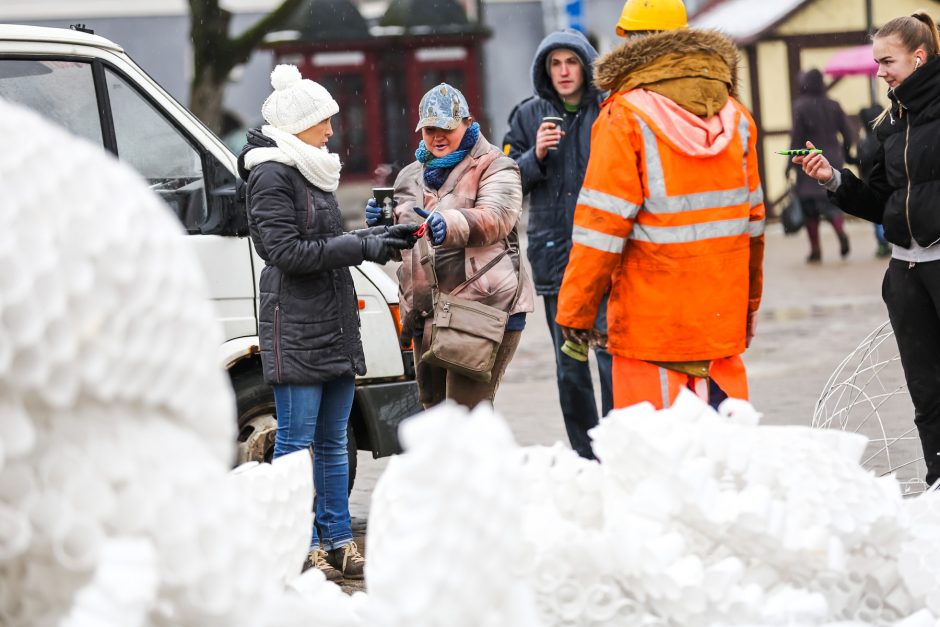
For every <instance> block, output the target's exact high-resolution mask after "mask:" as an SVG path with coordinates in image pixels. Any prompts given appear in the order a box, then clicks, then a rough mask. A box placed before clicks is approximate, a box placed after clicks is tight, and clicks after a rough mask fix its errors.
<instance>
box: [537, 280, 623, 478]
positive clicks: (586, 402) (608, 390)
mask: <svg viewBox="0 0 940 627" xmlns="http://www.w3.org/2000/svg"><path fill="white" fill-rule="evenodd" d="M543 298H544V300H545V318H546V319H547V320H548V331H549V333H551V335H552V343H553V344H554V345H555V378H556V380H557V383H558V399H559V401H561V414H562V416H563V417H564V419H565V431H567V432H568V441H569V442H571V448H573V449H574V450H575V452H577V454H578V455H580V456H581V457H585V458H587V459H594V451H593V450H592V449H591V438H590V437H588V434H587V432H588V430H589V429H592V428H593V427H595V426H597V422H598V414H597V401H596V400H594V384H593V383H592V382H591V368H590V366H589V364H588V362H586V361H578V360H577V359H572V358H571V357H568V356H567V355H565V354H564V353H562V352H561V345H562V344H564V343H565V339H564V338H563V337H562V336H561V328H560V327H559V326H558V325H557V324H555V316H556V314H557V313H558V296H545V297H543ZM594 326H595V328H597V329H598V330H599V331H602V332H604V333H606V332H607V299H606V298H605V299H604V300H603V302H602V303H601V308H600V311H598V313H597V319H596V320H595V321H594ZM594 355H595V356H596V357H597V369H598V371H599V374H600V379H601V411H602V415H604V416H606V415H607V414H608V412H610V410H611V409H613V406H614V391H613V385H612V384H611V372H612V370H613V366H612V364H613V358H612V357H611V355H610V353H608V352H607V351H606V350H603V349H594Z"/></svg>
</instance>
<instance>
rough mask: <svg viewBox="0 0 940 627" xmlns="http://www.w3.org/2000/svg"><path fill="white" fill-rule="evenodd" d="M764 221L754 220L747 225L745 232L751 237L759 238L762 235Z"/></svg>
mask: <svg viewBox="0 0 940 627" xmlns="http://www.w3.org/2000/svg"><path fill="white" fill-rule="evenodd" d="M764 226H765V221H764V220H754V221H752V222H751V223H749V224H748V225H747V230H748V232H749V233H750V234H751V237H760V236H761V235H763V234H764Z"/></svg>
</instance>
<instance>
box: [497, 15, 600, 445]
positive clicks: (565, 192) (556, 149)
mask: <svg viewBox="0 0 940 627" xmlns="http://www.w3.org/2000/svg"><path fill="white" fill-rule="evenodd" d="M596 58H597V51H596V50H595V49H594V47H593V46H592V45H591V44H590V43H589V42H588V40H587V38H585V37H584V35H582V34H581V33H580V32H578V31H576V30H564V31H559V32H557V33H552V34H550V35H549V36H547V37H546V38H545V39H543V40H542V43H541V44H540V45H539V47H538V50H537V51H536V53H535V58H534V59H533V61H532V84H533V87H534V88H535V95H534V96H532V97H530V98H528V99H526V100H524V101H523V102H521V103H519V105H517V106H516V108H515V109H513V111H512V113H511V114H510V115H509V132H508V133H507V134H506V137H505V138H504V139H503V148H504V150H506V151H507V154H508V155H509V156H510V157H512V158H513V159H515V160H516V162H517V163H518V164H519V171H520V172H521V174H522V190H523V192H524V193H525V194H527V195H528V196H529V219H528V228H527V235H528V242H527V249H526V252H527V254H528V258H529V263H530V264H531V266H532V279H533V281H534V283H535V291H536V294H539V295H540V296H542V301H543V303H544V304H545V317H546V319H547V321H548V329H549V333H550V334H551V337H552V343H553V344H554V347H555V373H556V379H557V383H558V397H559V401H560V403H561V411H562V415H563V417H564V421H565V430H566V431H567V433H568V440H569V441H570V442H571V448H573V449H574V450H575V451H577V453H578V454H579V455H581V456H582V457H586V458H593V457H594V453H593V451H592V450H591V439H590V438H589V437H588V435H587V432H588V430H589V429H591V428H593V427H594V426H596V425H597V422H598V412H597V402H596V401H595V399H594V385H593V383H592V382H591V370H590V366H589V364H588V361H587V358H586V357H585V359H584V361H581V360H579V359H576V358H574V357H571V356H569V355H568V354H566V353H564V352H562V350H561V349H562V345H563V344H564V342H565V339H564V337H562V333H561V328H560V327H559V326H558V324H557V323H556V322H555V315H556V314H557V313H558V290H559V289H560V288H561V280H562V277H563V276H564V274H565V267H566V266H567V265H568V254H569V253H570V252H571V230H572V226H573V224H574V211H575V206H576V205H577V202H578V193H579V192H580V190H581V183H582V181H583V180H584V171H585V170H586V169H587V163H588V157H589V156H590V150H591V126H592V125H593V124H594V120H596V119H597V114H598V112H599V111H600V101H601V100H602V98H603V96H602V94H601V93H600V92H599V91H598V89H597V88H596V87H595V86H594V84H593V81H594V73H593V70H592V64H593V63H594V60H595V59H596ZM546 117H556V118H558V119H559V120H560V123H555V122H546V121H543V120H544V119H545V118H546ZM594 329H595V330H596V331H597V333H598V336H599V337H603V338H606V335H607V297H606V296H605V297H604V298H603V300H602V302H601V305H600V307H599V308H598V313H597V318H596V319H595V321H594ZM605 346H606V340H605V341H604V343H603V345H601V346H597V347H596V348H595V351H594V352H595V356H596V357H597V367H598V371H599V374H600V384H601V408H602V409H601V412H602V414H601V415H606V414H607V412H609V411H610V410H611V409H612V407H613V390H612V388H611V375H610V373H611V363H612V358H611V356H610V353H608V352H607V350H606V348H605Z"/></svg>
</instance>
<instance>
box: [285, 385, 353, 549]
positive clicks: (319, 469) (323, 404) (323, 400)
mask: <svg viewBox="0 0 940 627" xmlns="http://www.w3.org/2000/svg"><path fill="white" fill-rule="evenodd" d="M273 387H274V405H275V408H276V410H277V436H276V437H275V439H274V457H275V458H277V457H280V456H281V455H286V454H288V453H293V452H294V451H300V450H303V449H305V448H309V447H310V445H311V444H312V445H313V487H314V488H315V489H316V493H317V498H316V523H315V524H314V525H313V531H312V532H311V536H310V548H311V549H313V548H315V547H318V546H320V544H321V541H320V538H319V537H318V534H317V527H319V528H320V532H321V533H322V534H323V541H322V545H323V548H324V549H326V550H327V551H329V550H331V549H335V548H338V547H341V546H343V545H344V544H349V542H350V541H352V537H353V536H352V526H351V524H350V520H349V458H348V457H347V453H346V426H347V425H348V423H349V411H350V410H351V409H352V403H353V395H354V393H355V390H356V379H355V377H353V376H352V375H349V376H346V377H340V378H339V379H334V380H332V381H327V382H326V383H320V384H316V385H293V384H281V385H274V386H273Z"/></svg>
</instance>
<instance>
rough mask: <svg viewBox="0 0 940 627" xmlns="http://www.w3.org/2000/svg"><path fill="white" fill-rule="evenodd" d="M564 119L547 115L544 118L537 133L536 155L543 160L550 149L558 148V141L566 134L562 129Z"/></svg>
mask: <svg viewBox="0 0 940 627" xmlns="http://www.w3.org/2000/svg"><path fill="white" fill-rule="evenodd" d="M562 122H564V120H563V119H562V118H560V117H557V116H552V115H547V116H545V117H544V118H542V124H541V125H539V130H538V131H537V132H536V135H535V157H536V158H537V159H538V160H539V161H543V160H544V159H545V157H547V156H548V151H549V150H558V143H559V142H560V141H561V138H562V137H564V136H565V132H564V131H563V130H561V125H562Z"/></svg>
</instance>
